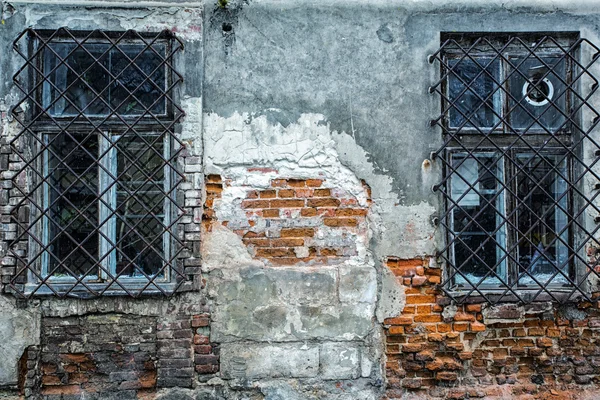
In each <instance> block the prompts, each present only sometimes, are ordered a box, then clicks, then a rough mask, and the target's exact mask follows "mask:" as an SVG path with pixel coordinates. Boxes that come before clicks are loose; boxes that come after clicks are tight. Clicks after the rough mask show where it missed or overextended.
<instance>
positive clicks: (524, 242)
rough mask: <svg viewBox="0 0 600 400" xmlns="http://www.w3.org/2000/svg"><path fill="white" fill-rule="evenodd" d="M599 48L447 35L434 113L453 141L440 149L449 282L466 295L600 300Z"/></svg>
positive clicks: (460, 297)
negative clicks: (595, 252)
mask: <svg viewBox="0 0 600 400" xmlns="http://www.w3.org/2000/svg"><path fill="white" fill-rule="evenodd" d="M599 55H600V52H599V49H598V48H597V47H596V46H595V45H593V44H592V43H590V42H589V41H587V40H586V39H581V38H579V36H578V35H577V34H571V33H553V34H523V33H520V34H503V35H500V34H476V33H473V34H454V33H453V34H443V35H442V46H441V48H440V49H439V50H438V51H437V52H436V53H435V54H434V55H432V56H431V57H430V61H431V62H434V61H437V62H438V63H439V65H440V67H441V68H440V80H439V81H438V82H436V83H435V85H433V86H432V87H431V89H430V92H431V93H437V94H439V95H440V96H441V100H442V102H441V108H442V112H441V114H440V115H439V116H438V117H437V118H436V119H434V120H433V121H432V125H433V126H439V127H440V128H441V129H442V132H443V140H444V145H443V146H442V148H440V149H439V150H438V151H437V152H435V153H434V155H435V157H436V159H439V160H441V162H442V166H443V170H444V177H443V180H442V182H440V184H438V185H436V186H435V189H436V190H439V191H440V193H441V194H442V196H443V199H444V203H445V211H444V214H443V218H441V219H440V222H441V224H442V225H443V227H444V228H445V231H446V244H445V247H444V249H443V250H442V251H440V252H439V254H438V255H439V257H440V259H441V260H442V261H443V262H444V263H445V265H446V266H447V274H446V279H445V280H444V282H443V284H442V289H443V290H444V291H446V293H447V294H449V295H450V296H451V297H452V298H454V299H455V300H457V301H465V300H466V299H467V298H469V297H470V296H471V297H472V296H473V295H475V296H479V297H483V299H484V300H485V301H488V302H492V303H494V302H498V301H509V300H511V301H519V302H530V301H534V300H538V299H552V300H557V301H561V302H563V301H566V300H573V299H576V298H585V299H590V298H591V296H590V290H589V288H588V278H589V277H590V275H592V274H593V275H596V276H598V271H597V268H596V267H597V266H596V264H595V261H592V262H590V260H589V258H588V256H587V254H586V246H589V245H590V244H591V245H594V246H596V247H597V246H598V241H597V240H596V238H597V237H598V236H599V235H598V226H597V224H593V223H592V224H590V218H589V216H590V215H592V216H595V215H598V214H600V208H598V206H597V204H596V203H597V200H596V197H597V196H598V191H597V190H596V191H590V190H589V182H590V181H594V182H597V181H598V180H599V179H600V176H599V174H598V172H597V171H596V170H597V168H594V166H595V165H596V164H597V163H598V155H599V154H600V152H599V150H600V144H599V143H598V142H597V141H596V139H595V138H594V137H593V136H592V135H591V132H592V130H593V129H594V128H595V127H596V125H597V123H598V122H599V116H600V114H599V113H598V112H597V111H596V110H595V109H594V108H593V106H592V105H591V104H590V98H591V97H592V95H593V94H594V92H596V90H597V88H598V82H597V80H596V78H595V77H594V76H593V75H592V74H591V72H590V67H591V66H592V65H593V64H594V63H595V62H596V61H597V59H598V57H599ZM590 153H591V154H594V157H592V158H589V157H588V156H586V154H590Z"/></svg>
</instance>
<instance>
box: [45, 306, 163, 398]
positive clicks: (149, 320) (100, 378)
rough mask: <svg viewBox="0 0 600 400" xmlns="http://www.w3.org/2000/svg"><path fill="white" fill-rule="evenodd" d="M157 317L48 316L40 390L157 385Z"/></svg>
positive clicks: (109, 389) (60, 391)
mask: <svg viewBox="0 0 600 400" xmlns="http://www.w3.org/2000/svg"><path fill="white" fill-rule="evenodd" d="M155 326H156V318H154V317H139V316H130V315H127V316H124V315H120V314H108V315H102V316H95V315H94V316H86V317H68V318H43V319H42V334H41V337H42V348H41V366H40V367H41V368H40V373H41V394H42V395H67V394H78V393H82V392H94V393H111V392H123V391H136V390H138V389H145V388H154V387H155V386H156V362H157V354H156V329H155Z"/></svg>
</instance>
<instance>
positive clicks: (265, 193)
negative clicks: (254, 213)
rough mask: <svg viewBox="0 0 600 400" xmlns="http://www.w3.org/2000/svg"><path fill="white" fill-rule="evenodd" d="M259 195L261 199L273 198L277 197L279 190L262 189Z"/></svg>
mask: <svg viewBox="0 0 600 400" xmlns="http://www.w3.org/2000/svg"><path fill="white" fill-rule="evenodd" d="M258 196H259V197H260V198H261V199H272V198H275V197H277V191H276V190H274V189H269V190H262V191H260V192H258Z"/></svg>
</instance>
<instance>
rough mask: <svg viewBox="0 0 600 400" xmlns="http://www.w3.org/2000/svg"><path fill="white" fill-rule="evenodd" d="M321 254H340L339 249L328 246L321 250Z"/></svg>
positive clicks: (327, 255) (328, 255) (326, 255)
mask: <svg viewBox="0 0 600 400" xmlns="http://www.w3.org/2000/svg"><path fill="white" fill-rule="evenodd" d="M319 254H320V255H322V256H325V257H331V256H337V255H339V250H337V249H331V248H326V249H321V250H319Z"/></svg>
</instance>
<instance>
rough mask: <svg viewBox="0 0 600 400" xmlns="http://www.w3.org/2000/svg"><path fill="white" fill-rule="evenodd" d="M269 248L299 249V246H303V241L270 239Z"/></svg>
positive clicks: (300, 239) (296, 239)
mask: <svg viewBox="0 0 600 400" xmlns="http://www.w3.org/2000/svg"><path fill="white" fill-rule="evenodd" d="M271 246H273V247H300V246H304V239H302V238H285V239H272V240H271Z"/></svg>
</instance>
